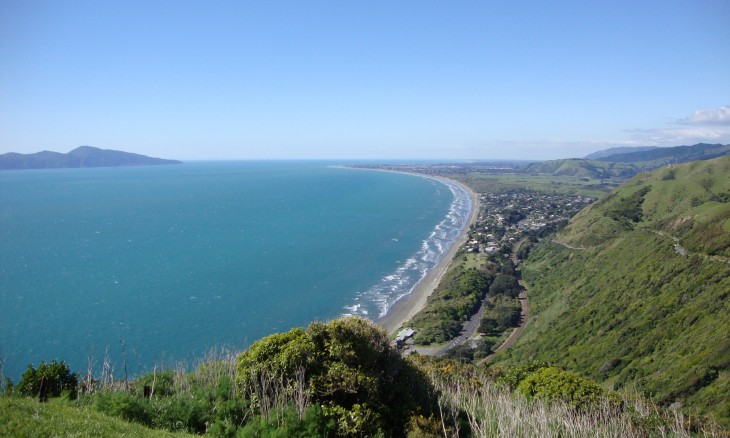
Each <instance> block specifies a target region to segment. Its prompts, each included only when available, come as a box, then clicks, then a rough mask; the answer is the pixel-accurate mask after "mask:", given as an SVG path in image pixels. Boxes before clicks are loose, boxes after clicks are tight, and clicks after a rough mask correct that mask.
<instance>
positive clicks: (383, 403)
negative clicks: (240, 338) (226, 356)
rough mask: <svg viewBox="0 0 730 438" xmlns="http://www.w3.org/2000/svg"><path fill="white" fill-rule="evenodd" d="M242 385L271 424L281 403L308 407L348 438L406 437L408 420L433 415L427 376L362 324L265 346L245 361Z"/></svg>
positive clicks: (350, 322)
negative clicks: (317, 410) (368, 437)
mask: <svg viewBox="0 0 730 438" xmlns="http://www.w3.org/2000/svg"><path fill="white" fill-rule="evenodd" d="M237 378H238V383H239V387H240V389H241V392H242V393H243V394H244V396H245V397H250V398H251V399H252V400H255V403H256V406H255V407H257V408H258V409H259V411H260V413H261V414H264V416H265V417H267V418H270V416H271V412H273V411H275V410H276V409H277V408H279V407H280V406H281V403H282V398H283V401H284V402H286V403H287V404H289V403H294V402H296V401H297V400H299V401H301V400H309V402H308V404H310V405H313V404H319V405H320V406H322V407H323V415H324V416H325V417H326V418H327V419H328V420H332V421H333V422H334V424H335V425H336V428H337V430H338V434H341V435H342V434H344V435H371V434H373V433H376V432H378V433H379V432H382V433H384V434H386V435H401V434H402V433H403V428H404V427H405V423H406V421H404V420H406V419H408V418H409V417H410V416H411V415H414V414H422V413H426V414H428V413H430V412H429V411H428V409H429V406H430V400H431V399H430V397H431V394H432V389H431V387H430V383H429V382H428V380H427V378H426V377H425V375H423V373H422V372H420V371H419V370H418V369H417V368H416V367H415V366H414V365H413V364H411V363H410V362H409V361H407V360H405V359H403V358H402V357H401V356H400V355H399V354H398V352H397V351H395V350H394V349H392V348H391V347H390V340H389V338H388V336H387V333H386V332H385V331H383V330H382V329H381V328H379V327H377V326H375V325H374V324H373V323H372V322H371V321H368V320H365V319H362V318H342V319H337V320H334V321H330V322H327V323H312V324H311V325H310V326H309V327H308V328H307V329H306V330H301V329H293V330H291V331H289V332H288V333H283V334H277V335H272V336H268V337H266V338H263V339H261V340H259V341H257V342H255V343H254V344H253V345H251V348H250V349H249V350H248V351H246V352H244V353H242V354H241V356H240V357H239V363H238V370H237ZM267 413H268V415H266V414H267Z"/></svg>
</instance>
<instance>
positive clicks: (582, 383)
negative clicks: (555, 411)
mask: <svg viewBox="0 0 730 438" xmlns="http://www.w3.org/2000/svg"><path fill="white" fill-rule="evenodd" d="M517 390H518V391H519V392H521V393H522V394H523V395H524V396H526V397H536V398H540V399H544V400H562V401H564V402H566V403H568V404H570V405H571V406H573V407H576V408H589V407H593V406H595V405H597V404H598V403H600V402H602V401H611V402H614V403H619V402H620V399H619V398H618V396H617V395H616V394H614V393H613V392H611V391H608V390H607V389H605V388H603V387H602V386H600V385H599V384H598V383H596V382H594V381H592V380H588V379H586V378H585V377H582V376H579V375H578V374H575V373H571V372H568V371H563V370H561V369H560V368H557V367H547V368H541V369H539V370H537V371H535V372H533V373H532V374H530V375H529V376H527V377H526V378H525V379H524V380H522V382H520V384H519V385H517Z"/></svg>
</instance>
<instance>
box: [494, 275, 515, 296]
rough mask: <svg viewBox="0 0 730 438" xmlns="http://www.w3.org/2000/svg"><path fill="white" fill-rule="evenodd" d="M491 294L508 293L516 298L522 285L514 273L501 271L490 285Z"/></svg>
mask: <svg viewBox="0 0 730 438" xmlns="http://www.w3.org/2000/svg"><path fill="white" fill-rule="evenodd" d="M489 293H490V295H507V296H508V297H512V298H515V297H517V296H518V295H519V294H520V286H519V285H518V284H517V279H516V278H515V276H514V274H503V273H501V272H500V273H499V274H497V275H496V276H495V277H494V281H493V282H492V284H491V286H489Z"/></svg>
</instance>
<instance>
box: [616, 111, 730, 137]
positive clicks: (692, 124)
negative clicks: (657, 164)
mask: <svg viewBox="0 0 730 438" xmlns="http://www.w3.org/2000/svg"><path fill="white" fill-rule="evenodd" d="M625 132H628V133H629V134H630V137H631V139H630V140H629V142H631V143H633V144H640V145H646V146H680V145H692V144H696V143H723V144H727V143H730V106H723V107H720V108H710V109H703V110H698V111H695V112H694V113H692V114H691V115H689V116H688V117H685V118H682V119H677V120H676V122H675V123H674V126H672V127H667V128H635V129H627V130H626V131H625Z"/></svg>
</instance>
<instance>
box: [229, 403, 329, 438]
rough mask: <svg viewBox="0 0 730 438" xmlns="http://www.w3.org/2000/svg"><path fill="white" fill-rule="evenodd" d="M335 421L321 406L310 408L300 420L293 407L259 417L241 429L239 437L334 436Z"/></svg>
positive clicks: (287, 437)
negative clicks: (327, 415)
mask: <svg viewBox="0 0 730 438" xmlns="http://www.w3.org/2000/svg"><path fill="white" fill-rule="evenodd" d="M335 432H336V427H335V424H334V421H332V420H331V419H328V418H327V417H326V416H325V415H324V413H323V412H322V409H321V408H320V407H319V406H310V407H308V408H307V409H306V410H305V411H304V416H303V417H302V418H301V419H300V418H299V415H298V414H297V412H296V410H295V409H294V408H293V407H288V408H285V409H282V410H280V411H278V412H276V413H274V414H273V415H272V416H271V417H269V418H265V417H258V418H256V419H254V420H253V421H251V422H249V423H248V424H247V425H246V426H245V427H244V428H243V429H241V430H240V431H239V432H238V434H237V435H236V436H237V437H240V438H247V437H251V438H255V437H271V438H276V437H280V438H289V437H324V436H334V435H335Z"/></svg>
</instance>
